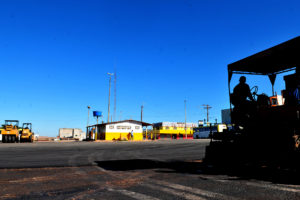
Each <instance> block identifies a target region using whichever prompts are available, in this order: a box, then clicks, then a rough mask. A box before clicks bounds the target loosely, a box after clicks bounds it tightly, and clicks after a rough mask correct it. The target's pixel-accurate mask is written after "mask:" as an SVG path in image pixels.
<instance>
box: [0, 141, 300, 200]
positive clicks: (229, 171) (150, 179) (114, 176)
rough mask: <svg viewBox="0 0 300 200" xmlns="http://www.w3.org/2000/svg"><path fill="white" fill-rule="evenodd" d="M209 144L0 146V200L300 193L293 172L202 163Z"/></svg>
mask: <svg viewBox="0 0 300 200" xmlns="http://www.w3.org/2000/svg"><path fill="white" fill-rule="evenodd" d="M208 143H209V141H208V140H166V141H146V142H99V143H98V142H97V143H96V142H63V143H62V142H53V143H50V142H49V143H41V142H40V143H33V144H30V143H22V144H0V187H1V190H0V199H142V200H156V199H172V200H173V199H190V200H194V199H272V200H273V199H274V200H275V199H300V181H299V178H298V177H299V176H298V175H297V174H296V175H295V173H294V172H291V171H288V170H274V169H269V168H268V167H265V166H262V167H261V168H259V169H257V168H255V169H254V168H249V167H243V168H242V169H241V168H240V167H236V168H235V167H233V166H230V165H226V164H227V163H224V164H225V165H223V166H214V165H211V164H207V163H204V162H202V159H203V158H204V156H205V146H206V145H208ZM229 166H230V167H229Z"/></svg>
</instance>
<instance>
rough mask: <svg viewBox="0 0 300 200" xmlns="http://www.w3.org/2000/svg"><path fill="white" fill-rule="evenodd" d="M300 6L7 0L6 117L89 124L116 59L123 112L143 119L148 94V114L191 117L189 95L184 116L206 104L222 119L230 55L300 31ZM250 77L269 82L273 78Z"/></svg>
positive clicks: (265, 85)
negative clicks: (89, 116)
mask: <svg viewBox="0 0 300 200" xmlns="http://www.w3.org/2000/svg"><path fill="white" fill-rule="evenodd" d="M299 10H300V3H299V1H282V0H273V1H262V0H260V1H255V0H252V1H247V2H246V1H230V0H227V1H223V0H219V1H217V0H195V1H192V0H170V1H167V0H157V1H155V0H143V1H141V0H125V1H124V0H122V1H121V0H109V1H104V0H103V1H101V0H95V1H91V0H84V1H83V0H82V1H75V0H70V1H66V0H58V1H55V0H49V1H46V0H43V1H30V0H27V1H23V0H20V1H14V0H2V1H0V29H1V31H0V38H1V40H0V66H1V72H0V74H1V78H0V82H1V86H2V92H1V94H0V121H1V123H2V122H3V121H4V120H5V119H19V120H20V121H21V122H32V123H33V125H34V129H35V132H37V133H39V134H40V135H49V136H56V135H57V134H58V129H59V128H65V127H74V128H82V129H83V130H85V126H86V123H87V105H89V106H91V107H92V110H100V111H103V114H104V119H105V120H106V119H107V103H108V75H107V72H114V68H115V69H116V72H117V79H118V80H117V119H120V117H122V119H129V118H132V119H137V120H139V119H140V106H141V105H142V104H144V121H147V122H150V123H153V122H159V121H184V99H186V100H187V121H191V122H197V121H198V119H203V118H204V117H205V116H206V114H205V111H204V109H203V108H202V107H201V105H202V104H209V105H211V106H212V107H213V108H212V109H211V119H215V118H218V119H219V120H220V114H221V109H224V108H228V107H229V103H228V89H227V64H229V63H232V62H235V61H237V60H239V59H241V58H244V57H246V56H249V55H251V54H253V53H256V52H258V51H261V50H264V49H266V48H269V47H271V46H273V45H276V44H278V43H281V42H284V41H286V40H288V39H291V38H293V37H296V36H298V35H300V34H299V33H300V12H299ZM114 66H115V67H114ZM237 79H238V76H235V77H233V81H232V84H233V85H235V84H236V83H237ZM279 79H280V77H279ZM281 79H282V77H281ZM248 80H249V81H248V82H249V84H250V85H251V86H252V85H259V86H260V91H261V92H270V87H269V82H268V78H266V77H265V78H261V79H259V80H260V81H259V83H254V82H253V80H254V79H253V78H252V77H249V79H248ZM278 82H279V81H278ZM281 86H282V85H279V86H276V89H277V88H279V87H281ZM264 89H265V90H267V91H264ZM277 91H280V90H279V89H278V90H277ZM111 102H112V105H113V99H112V101H111ZM111 110H113V106H112V107H111ZM120 112H122V116H120ZM90 121H91V122H92V123H94V122H95V120H94V119H91V120H90Z"/></svg>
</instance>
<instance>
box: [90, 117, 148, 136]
mask: <svg viewBox="0 0 300 200" xmlns="http://www.w3.org/2000/svg"><path fill="white" fill-rule="evenodd" d="M148 126H152V124H149V123H146V122H141V121H136V120H123V121H116V122H109V123H103V124H95V125H92V126H88V127H87V139H90V140H131V139H133V140H143V138H144V136H143V127H148ZM131 132H132V133H133V138H131Z"/></svg>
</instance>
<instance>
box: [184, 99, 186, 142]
mask: <svg viewBox="0 0 300 200" xmlns="http://www.w3.org/2000/svg"><path fill="white" fill-rule="evenodd" d="M184 114H185V119H184V124H185V125H184V130H185V139H187V134H186V100H184Z"/></svg>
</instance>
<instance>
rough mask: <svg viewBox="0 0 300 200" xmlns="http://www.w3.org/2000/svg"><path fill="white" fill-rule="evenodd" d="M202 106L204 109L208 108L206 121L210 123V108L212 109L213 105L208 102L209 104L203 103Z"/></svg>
mask: <svg viewBox="0 0 300 200" xmlns="http://www.w3.org/2000/svg"><path fill="white" fill-rule="evenodd" d="M202 106H203V108H204V109H206V121H207V123H208V122H209V111H208V110H209V109H211V108H212V107H211V106H210V105H208V104H207V105H205V104H203V105H202Z"/></svg>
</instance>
